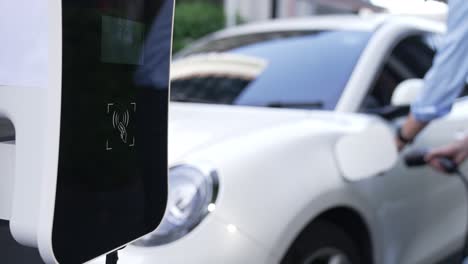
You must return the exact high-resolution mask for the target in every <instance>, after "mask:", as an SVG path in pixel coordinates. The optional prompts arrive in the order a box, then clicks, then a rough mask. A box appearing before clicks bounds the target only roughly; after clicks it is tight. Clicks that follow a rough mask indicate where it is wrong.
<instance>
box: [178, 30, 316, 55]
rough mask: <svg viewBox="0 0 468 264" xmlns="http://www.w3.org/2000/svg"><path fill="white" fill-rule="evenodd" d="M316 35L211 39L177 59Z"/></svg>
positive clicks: (264, 34) (287, 33)
mask: <svg viewBox="0 0 468 264" xmlns="http://www.w3.org/2000/svg"><path fill="white" fill-rule="evenodd" d="M314 33H317V31H275V32H262V33H256V34H244V35H239V36H233V37H227V38H221V39H211V40H209V41H202V42H201V43H202V44H198V43H196V44H195V45H193V46H191V47H189V48H187V49H185V50H183V51H181V52H179V53H178V54H176V55H175V57H176V58H180V57H185V56H189V55H193V54H199V53H206V52H224V51H228V50H232V49H235V48H239V47H243V46H247V45H252V44H256V43H259V42H265V41H271V40H275V39H277V40H279V39H286V38H291V37H297V36H305V35H310V34H314Z"/></svg>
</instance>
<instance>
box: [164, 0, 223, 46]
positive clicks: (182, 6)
mask: <svg viewBox="0 0 468 264" xmlns="http://www.w3.org/2000/svg"><path fill="white" fill-rule="evenodd" d="M221 2H222V1H220V0H177V1H176V3H177V4H176V9H175V17H174V18H175V20H174V42H173V51H174V52H177V51H179V50H181V49H183V48H184V47H185V46H187V45H188V44H190V43H191V42H192V41H194V40H196V39H199V38H201V37H203V36H205V35H207V34H209V33H212V32H214V31H217V30H220V29H222V28H224V26H225V16H224V10H223V6H222V4H221Z"/></svg>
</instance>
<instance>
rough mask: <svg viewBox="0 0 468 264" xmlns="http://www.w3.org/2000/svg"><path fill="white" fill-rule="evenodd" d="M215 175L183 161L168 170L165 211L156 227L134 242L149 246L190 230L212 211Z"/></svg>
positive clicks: (214, 197) (163, 242) (174, 238)
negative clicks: (182, 163) (184, 163)
mask: <svg viewBox="0 0 468 264" xmlns="http://www.w3.org/2000/svg"><path fill="white" fill-rule="evenodd" d="M217 195H218V176H217V173H216V172H215V171H214V170H203V171H202V170H201V169H198V168H195V167H192V166H187V165H182V166H177V167H174V168H172V169H170V170H169V197H168V202H167V208H166V213H165V215H164V218H163V220H162V222H161V224H160V226H159V227H158V229H157V230H156V231H154V232H153V233H150V234H148V235H146V236H144V237H143V238H141V239H139V240H138V241H136V242H135V243H134V245H136V246H143V247H150V246H157V245H162V244H167V243H170V242H173V241H175V240H177V239H179V238H182V237H183V236H185V235H186V234H188V233H189V232H190V231H192V230H193V229H194V228H195V227H196V226H197V225H198V224H199V223H200V222H201V221H202V220H203V219H204V218H205V217H206V215H207V214H208V213H210V212H212V211H214V209H215V202H216V197H217Z"/></svg>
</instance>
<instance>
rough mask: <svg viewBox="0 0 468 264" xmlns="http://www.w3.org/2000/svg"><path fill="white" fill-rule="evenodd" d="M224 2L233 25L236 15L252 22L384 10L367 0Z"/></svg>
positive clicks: (226, 0) (228, 0)
mask: <svg viewBox="0 0 468 264" xmlns="http://www.w3.org/2000/svg"><path fill="white" fill-rule="evenodd" d="M224 4H225V8H226V14H227V17H228V25H233V23H234V21H235V17H236V16H240V17H242V18H243V19H244V20H245V21H247V22H253V21H261V20H266V19H270V18H273V17H280V18H282V17H296V16H310V15H315V14H337V13H340V14H346V13H358V12H359V11H361V10H363V9H366V10H371V11H376V12H379V11H382V10H384V9H383V8H381V7H378V6H376V5H373V4H371V3H370V2H369V0H255V1H252V0H224ZM229 17H231V19H229Z"/></svg>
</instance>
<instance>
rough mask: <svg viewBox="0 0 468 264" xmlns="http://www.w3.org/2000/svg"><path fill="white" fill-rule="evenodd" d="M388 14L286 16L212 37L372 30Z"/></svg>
mask: <svg viewBox="0 0 468 264" xmlns="http://www.w3.org/2000/svg"><path fill="white" fill-rule="evenodd" d="M390 17H393V16H390V15H368V16H358V15H324V16H313V17H304V18H286V19H275V20H267V21H262V22H255V23H250V24H246V25H241V26H237V27H233V28H228V29H225V30H221V31H218V32H217V33H215V34H213V35H212V37H214V38H225V37H229V36H236V35H245V34H252V33H261V32H277V31H296V30H297V31H301V30H326V29H335V30H336V29H343V30H358V31H373V30H375V29H376V28H377V27H378V26H380V25H382V24H383V23H384V22H385V21H386V20H388V19H389V18H390Z"/></svg>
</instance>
